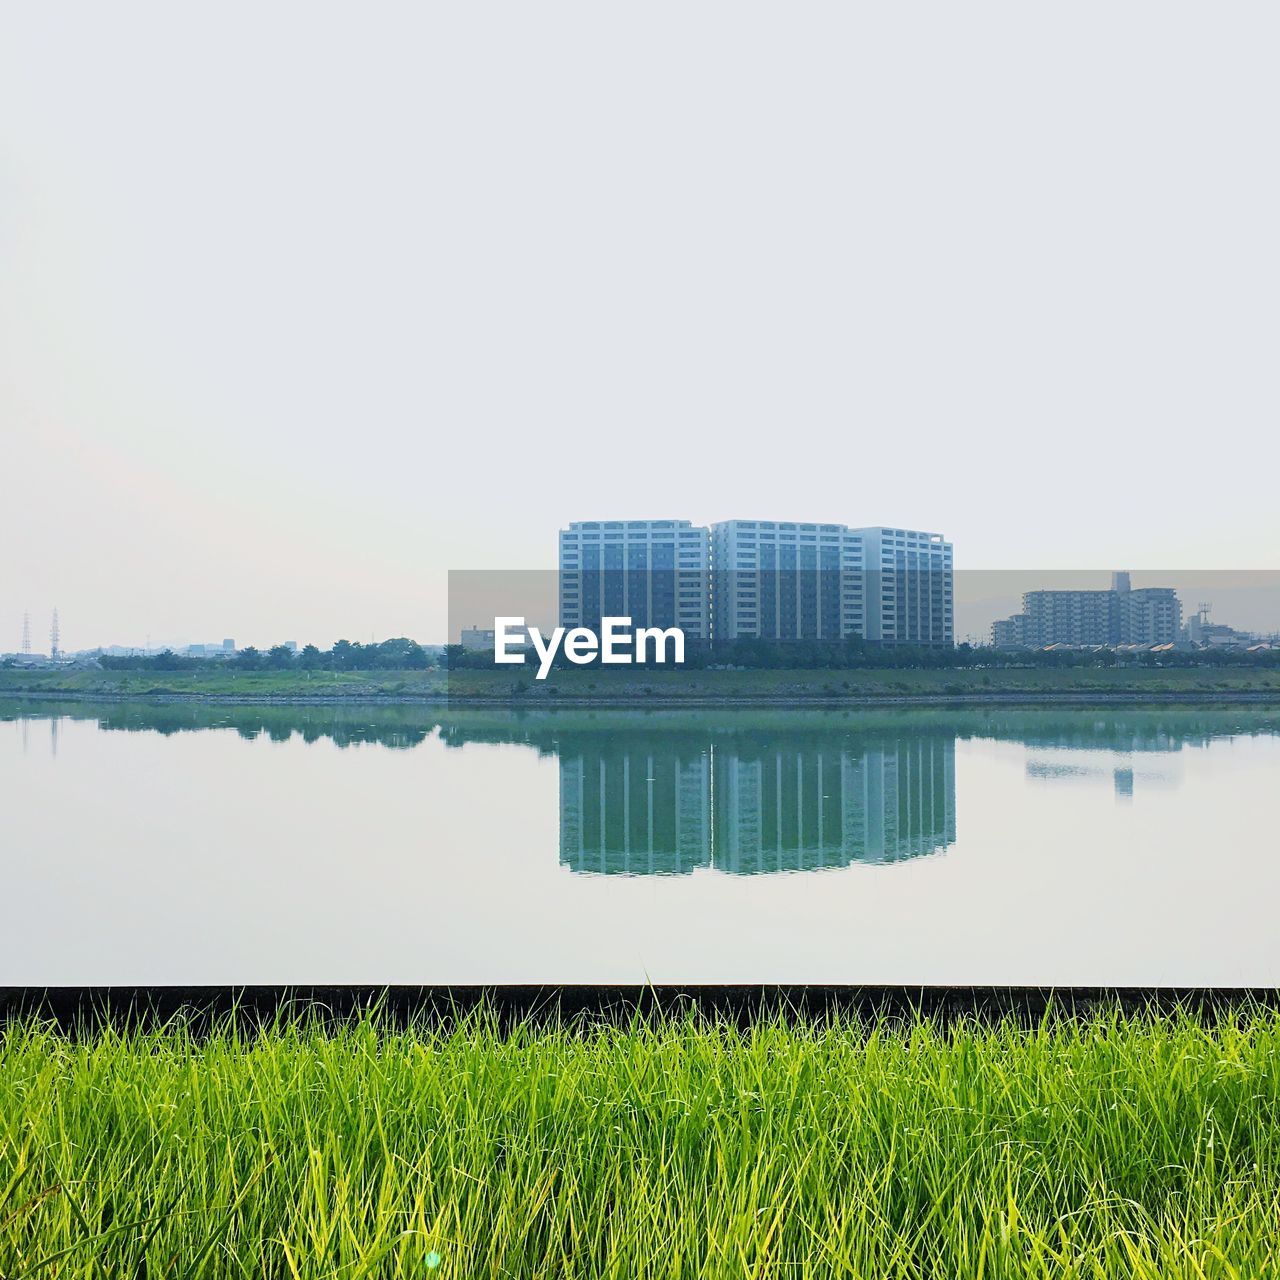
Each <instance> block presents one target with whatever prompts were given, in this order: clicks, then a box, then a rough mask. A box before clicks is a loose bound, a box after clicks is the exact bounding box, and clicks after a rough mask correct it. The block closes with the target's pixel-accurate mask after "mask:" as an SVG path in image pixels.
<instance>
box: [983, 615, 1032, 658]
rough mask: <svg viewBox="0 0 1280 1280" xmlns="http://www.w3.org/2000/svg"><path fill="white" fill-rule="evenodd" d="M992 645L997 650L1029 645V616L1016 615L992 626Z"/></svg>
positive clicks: (1002, 619)
mask: <svg viewBox="0 0 1280 1280" xmlns="http://www.w3.org/2000/svg"><path fill="white" fill-rule="evenodd" d="M991 643H992V644H993V645H995V647H996V648H997V649H1014V648H1021V647H1023V646H1025V645H1026V643H1027V615H1026V614H1025V613H1015V614H1014V615H1013V617H1012V618H1001V619H1000V621H998V622H993V623H992V624H991Z"/></svg>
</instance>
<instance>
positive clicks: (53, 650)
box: [49, 609, 59, 661]
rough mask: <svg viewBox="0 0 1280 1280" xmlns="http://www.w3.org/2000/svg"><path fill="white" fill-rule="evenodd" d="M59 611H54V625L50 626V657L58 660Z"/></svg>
mask: <svg viewBox="0 0 1280 1280" xmlns="http://www.w3.org/2000/svg"><path fill="white" fill-rule="evenodd" d="M58 653H59V650H58V611H57V609H55V610H54V611H53V625H52V626H51V627H50V628H49V657H50V658H52V659H54V660H55V661H56V660H57V657H58Z"/></svg>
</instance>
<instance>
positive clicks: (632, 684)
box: [0, 667, 1280, 703]
mask: <svg viewBox="0 0 1280 1280" xmlns="http://www.w3.org/2000/svg"><path fill="white" fill-rule="evenodd" d="M9 692H23V693H45V694H58V693H73V694H76V695H77V696H105V697H133V698H137V697H149V696H157V695H173V694H181V695H194V696H198V697H207V698H212V699H217V698H264V697H293V698H322V697H323V698H334V697H350V698H361V697H365V698H367V697H384V698H385V697H392V698H404V699H413V698H435V699H441V698H444V697H445V696H446V695H448V696H451V697H454V698H468V699H493V700H499V701H511V700H513V699H515V700H518V701H521V702H525V703H538V702H546V701H550V700H552V699H556V698H561V699H564V698H571V699H575V700H585V701H598V702H607V701H620V700H630V699H644V698H666V699H685V698H689V699H693V700H717V699H718V700H724V701H734V702H750V701H753V700H756V699H762V698H764V699H774V700H791V699H797V698H825V699H832V700H839V699H843V698H885V697H887V698H895V697H934V698H948V697H965V696H975V695H977V696H982V695H1000V694H1005V695H1021V696H1029V697H1038V696H1042V695H1049V694H1077V695H1085V696H1087V695H1091V694H1104V695H1105V694H1117V693H1122V694H1137V695H1144V694H1160V695H1177V696H1183V695H1192V696H1194V695H1206V694H1207V695H1213V694H1218V693H1261V694H1264V695H1275V696H1280V669H1270V670H1267V669H1264V668H1253V669H1238V668H1237V669H1228V668H1213V667H1196V668H1187V669H1178V668H1170V669H1167V670H1166V669H1159V668H1155V669H1144V668H1137V667H1099V668H1088V667H1080V668H1062V669H1059V670H1050V669H1046V668H1039V669H1032V668H1028V669H1010V668H994V669H992V670H989V671H982V670H953V671H911V670H854V671H849V670H837V671H691V670H682V671H670V670H668V671H641V672H627V671H620V670H617V669H613V670H600V669H598V668H597V669H595V670H569V671H556V672H553V673H552V674H551V675H550V676H548V678H547V679H546V680H545V681H535V680H533V679H532V678H530V677H526V678H524V679H519V678H518V677H513V676H512V675H511V674H510V673H508V672H498V671H493V670H487V671H484V670H470V671H468V670H462V671H455V672H453V673H452V674H449V673H447V672H442V671H351V672H340V673H336V674H335V673H334V672H321V671H316V672H311V673H308V672H305V671H261V672H236V671H234V670H229V669H218V670H215V671H209V672H198V673H186V672H178V673H169V672H110V671H94V670H85V671H50V672H41V671H17V670H0V695H3V694H5V693H9Z"/></svg>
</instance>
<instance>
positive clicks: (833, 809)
mask: <svg viewBox="0 0 1280 1280" xmlns="http://www.w3.org/2000/svg"><path fill="white" fill-rule="evenodd" d="M955 767H956V744H955V739H954V738H941V737H923V736H921V737H918V738H909V739H905V740H900V741H893V742H890V743H886V744H882V745H877V746H874V747H866V748H861V749H850V747H849V746H848V745H844V744H842V745H839V746H835V745H833V746H832V748H830V749H824V748H822V747H813V748H797V747H792V746H785V747H780V748H776V749H769V748H766V749H764V750H758V751H753V752H751V753H750V754H748V753H745V752H743V753H729V752H724V751H717V754H716V762H715V784H716V791H715V816H716V825H715V833H716V858H715V862H716V866H718V867H720V868H721V869H722V870H725V871H731V872H735V873H740V874H745V873H753V872H761V871H805V870H810V869H813V868H818V867H843V866H847V865H848V864H849V863H851V862H899V861H902V860H904V859H906V858H917V857H920V856H921V855H922V854H928V853H936V852H938V850H940V849H945V848H946V847H947V846H948V845H949V844H951V843H952V842H953V841H954V840H955V838H956V783H955Z"/></svg>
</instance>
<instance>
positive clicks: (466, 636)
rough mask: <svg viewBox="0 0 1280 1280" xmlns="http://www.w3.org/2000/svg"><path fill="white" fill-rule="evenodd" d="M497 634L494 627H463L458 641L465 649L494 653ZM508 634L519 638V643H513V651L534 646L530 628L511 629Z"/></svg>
mask: <svg viewBox="0 0 1280 1280" xmlns="http://www.w3.org/2000/svg"><path fill="white" fill-rule="evenodd" d="M496 634H497V633H496V632H495V631H494V629H493V628H492V627H463V628H462V631H461V633H460V635H459V637H458V640H459V643H460V644H461V645H462V647H463V648H464V649H476V650H487V651H488V652H490V653H492V652H493V642H494V639H495V636H496ZM507 634H508V635H509V636H515V637H517V642H515V643H513V646H512V647H513V649H514V648H524V649H528V648H530V647H531V646H532V645H533V641H532V640H531V639H530V638H529V628H528V627H515V626H513V627H509V628H508V630H507Z"/></svg>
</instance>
